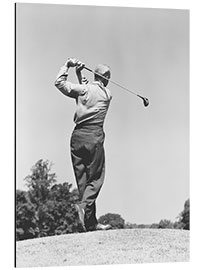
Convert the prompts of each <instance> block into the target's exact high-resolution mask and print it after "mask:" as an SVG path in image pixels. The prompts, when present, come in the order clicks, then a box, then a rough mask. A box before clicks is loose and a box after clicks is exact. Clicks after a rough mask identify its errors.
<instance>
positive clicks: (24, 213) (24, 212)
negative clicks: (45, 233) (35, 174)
mask: <svg viewBox="0 0 203 270" xmlns="http://www.w3.org/2000/svg"><path fill="white" fill-rule="evenodd" d="M36 220H37V218H36V214H35V208H34V205H33V204H32V203H31V202H30V201H29V199H28V197H27V193H26V192H25V191H20V190H17V192H16V239H17V240H22V239H28V238H34V237H36V236H37V233H38V228H37V222H36Z"/></svg>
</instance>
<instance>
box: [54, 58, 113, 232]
mask: <svg viewBox="0 0 203 270" xmlns="http://www.w3.org/2000/svg"><path fill="white" fill-rule="evenodd" d="M72 67H75V70H76V75H77V78H78V81H79V84H74V83H71V82H70V81H68V73H69V69H70V68H72ZM84 67H85V64H84V63H82V62H80V61H78V60H76V59H75V58H69V59H68V60H67V62H66V63H65V64H64V66H63V67H62V68H61V70H60V72H59V74H58V76H57V79H56V82H55V86H56V87H57V88H58V89H59V90H60V91H61V92H62V93H63V94H64V95H66V96H68V97H70V98H73V99H75V101H76V112H75V115H74V122H75V124H76V125H75V128H74V130H73V133H72V136H71V158H72V164H73V169H74V173H75V178H76V182H77V187H78V190H79V196H80V203H79V204H76V205H75V207H76V210H77V212H78V216H79V220H80V223H81V225H82V228H83V230H84V231H93V230H108V229H110V228H111V226H110V225H109V224H106V225H103V224H99V223H98V221H97V218H96V199H97V196H98V194H99V192H100V189H101V187H102V185H103V182H104V174H105V156H104V146H103V144H104V137H105V134H104V131H103V125H104V119H105V116H106V113H107V110H108V108H109V104H110V101H111V98H112V96H111V93H110V91H109V90H108V89H107V88H106V86H107V84H108V79H110V75H111V74H110V68H109V67H108V66H107V65H103V64H99V65H98V66H97V67H96V68H95V73H94V81H93V82H92V83H88V81H87V80H86V78H85V77H83V75H82V73H81V71H82V69H83V68H84Z"/></svg>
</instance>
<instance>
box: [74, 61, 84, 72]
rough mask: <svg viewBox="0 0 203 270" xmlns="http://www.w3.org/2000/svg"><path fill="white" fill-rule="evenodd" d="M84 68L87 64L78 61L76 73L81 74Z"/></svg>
mask: <svg viewBox="0 0 203 270" xmlns="http://www.w3.org/2000/svg"><path fill="white" fill-rule="evenodd" d="M84 67H85V64H84V63H82V62H81V61H78V62H77V65H76V67H75V71H76V73H80V72H81V71H82V70H83V68H84Z"/></svg>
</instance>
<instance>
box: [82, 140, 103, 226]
mask: <svg viewBox="0 0 203 270" xmlns="http://www.w3.org/2000/svg"><path fill="white" fill-rule="evenodd" d="M91 156H92V160H91V162H90V163H89V164H88V165H87V184H86V188H85V191H84V194H83V197H82V202H81V205H82V206H83V207H84V208H85V226H86V228H87V229H88V228H89V227H94V226H96V225H97V219H96V203H95V201H96V198H97V196H98V194H99V191H100V189H101V187H102V185H103V182H104V174H105V156H104V148H103V143H97V144H96V145H94V152H92V151H91Z"/></svg>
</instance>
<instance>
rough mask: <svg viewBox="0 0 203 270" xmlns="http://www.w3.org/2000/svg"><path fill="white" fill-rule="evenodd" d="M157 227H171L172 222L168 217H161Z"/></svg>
mask: <svg viewBox="0 0 203 270" xmlns="http://www.w3.org/2000/svg"><path fill="white" fill-rule="evenodd" d="M158 229H173V223H172V222H171V221H170V220H168V219H162V220H161V221H160V222H159V224H158Z"/></svg>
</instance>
